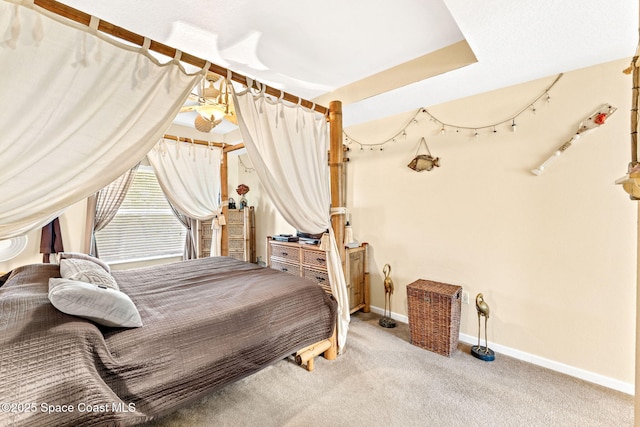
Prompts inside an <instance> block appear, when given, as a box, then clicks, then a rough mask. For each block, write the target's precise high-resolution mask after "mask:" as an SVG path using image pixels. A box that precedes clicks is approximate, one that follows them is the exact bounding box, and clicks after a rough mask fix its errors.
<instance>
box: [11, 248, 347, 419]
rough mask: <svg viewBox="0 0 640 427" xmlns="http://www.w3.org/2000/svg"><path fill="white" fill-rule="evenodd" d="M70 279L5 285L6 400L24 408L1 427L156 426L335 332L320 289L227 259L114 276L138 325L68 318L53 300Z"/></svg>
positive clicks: (40, 276) (35, 271) (19, 272)
mask: <svg viewBox="0 0 640 427" xmlns="http://www.w3.org/2000/svg"><path fill="white" fill-rule="evenodd" d="M60 274H61V267H59V266H58V265H54V264H34V265H29V266H24V267H19V268H17V269H15V270H13V272H12V273H11V274H10V275H6V276H5V277H4V278H3V279H2V280H0V283H3V285H2V287H0V312H1V313H2V315H1V316H0V329H2V334H0V357H1V358H2V359H0V376H1V377H2V383H1V384H0V396H1V397H2V400H3V404H4V403H5V402H8V403H12V404H15V407H8V408H4V407H3V408H2V412H1V413H0V424H2V425H13V426H21V425H25V426H26V425H28V426H50V425H54V424H55V425H57V426H77V425H130V424H135V423H140V422H144V421H148V420H150V419H153V418H155V417H158V416H162V415H164V414H166V413H167V412H170V411H172V410H175V409H177V408H179V407H181V406H183V405H185V404H187V403H189V402H192V401H193V400H194V399H197V398H199V397H203V396H204V395H206V394H207V393H211V392H212V391H214V390H216V389H218V388H220V387H222V386H224V385H226V384H228V383H230V382H233V381H235V380H238V379H240V378H243V377H245V376H247V375H249V374H252V373H254V372H256V371H258V370H259V369H262V368H263V367H265V366H267V365H269V364H271V363H274V362H275V361H278V360H281V359H282V358H284V357H287V356H289V355H292V354H293V353H296V352H297V351H298V350H301V349H303V348H305V347H307V346H309V345H311V344H314V343H317V342H320V341H323V342H326V340H325V339H326V338H327V337H329V336H330V335H331V334H332V331H333V328H334V325H335V311H336V304H335V301H333V300H331V299H330V298H329V297H328V296H327V295H326V294H325V293H324V292H323V291H322V289H321V288H320V287H319V286H317V285H315V284H314V283H312V282H310V281H306V280H300V279H299V278H296V277H293V276H290V275H287V274H284V273H280V272H278V271H276V270H273V269H268V268H262V267H259V266H257V265H255V264H250V263H245V262H242V261H238V260H235V259H232V258H228V257H214V258H202V259H196V260H190V261H183V262H180V263H173V264H165V265H163V266H161V267H146V268H140V269H132V270H121V271H113V272H111V274H112V276H113V278H115V280H116V282H117V284H118V285H119V289H120V290H121V291H123V292H125V293H126V294H127V295H128V296H129V297H130V299H131V300H132V301H133V303H134V304H135V306H136V307H137V310H138V312H139V315H140V319H141V322H142V327H137V328H113V327H105V326H102V325H100V324H97V323H95V322H92V321H89V320H86V319H83V318H80V317H77V316H70V315H67V314H64V313H63V312H62V311H59V310H57V309H56V308H55V307H54V306H53V305H52V304H51V303H49V299H48V297H47V295H48V293H49V279H50V278H52V277H53V278H55V277H60ZM167 283H171V286H170V287H169V288H166V284H167ZM163 288H166V290H164V291H162V290H159V289H163ZM325 348H326V347H325ZM18 405H21V406H18ZM43 405H45V406H43ZM64 405H67V409H65V408H64V407H63V406H64ZM104 405H107V406H106V407H105V406H104ZM71 407H73V409H70V408H71Z"/></svg>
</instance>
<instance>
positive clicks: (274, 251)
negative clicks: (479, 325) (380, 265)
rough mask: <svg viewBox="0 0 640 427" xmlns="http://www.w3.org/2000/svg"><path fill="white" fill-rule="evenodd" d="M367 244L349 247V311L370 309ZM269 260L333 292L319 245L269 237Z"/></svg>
mask: <svg viewBox="0 0 640 427" xmlns="http://www.w3.org/2000/svg"><path fill="white" fill-rule="evenodd" d="M365 256H366V246H365V245H363V246H359V247H357V248H346V260H345V272H344V274H345V278H346V281H347V291H348V294H349V311H350V312H351V313H353V312H355V311H358V310H362V311H363V312H365V313H368V312H369V289H368V284H369V281H368V280H366V279H368V278H366V272H365ZM267 260H268V263H269V267H271V268H273V269H276V270H280V271H283V272H285V273H289V274H293V275H294V276H301V277H305V278H307V279H310V280H313V281H314V282H316V283H318V284H319V285H320V286H322V288H323V289H324V290H325V291H326V292H327V293H329V294H330V293H331V286H330V285H329V276H328V274H327V259H326V254H325V252H324V251H323V250H320V249H319V248H318V246H316V245H307V244H302V243H294V242H279V241H276V240H273V239H271V237H267Z"/></svg>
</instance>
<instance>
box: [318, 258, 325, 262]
mask: <svg viewBox="0 0 640 427" xmlns="http://www.w3.org/2000/svg"><path fill="white" fill-rule="evenodd" d="M316 261H318V262H325V261H326V259H324V258H316Z"/></svg>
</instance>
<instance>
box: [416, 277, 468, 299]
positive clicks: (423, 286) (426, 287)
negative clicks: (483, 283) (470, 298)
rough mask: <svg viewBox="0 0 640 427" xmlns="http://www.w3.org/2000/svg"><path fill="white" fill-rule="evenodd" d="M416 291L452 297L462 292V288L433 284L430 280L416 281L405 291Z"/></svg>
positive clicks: (439, 283) (445, 284)
mask: <svg viewBox="0 0 640 427" xmlns="http://www.w3.org/2000/svg"><path fill="white" fill-rule="evenodd" d="M409 288H411V289H417V290H422V291H426V292H435V293H438V294H443V295H450V296H454V295H455V294H457V293H458V292H460V291H461V290H462V286H458V285H450V284H448V283H441V282H434V281H432V280H425V279H418V280H416V281H415V282H413V283H410V284H408V285H407V289H409Z"/></svg>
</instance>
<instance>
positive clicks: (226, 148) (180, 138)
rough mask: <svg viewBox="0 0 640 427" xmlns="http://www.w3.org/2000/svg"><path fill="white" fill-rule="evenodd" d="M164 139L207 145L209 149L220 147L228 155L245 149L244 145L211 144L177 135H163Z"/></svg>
mask: <svg viewBox="0 0 640 427" xmlns="http://www.w3.org/2000/svg"><path fill="white" fill-rule="evenodd" d="M162 138H163V139H170V140H172V141H180V142H189V143H191V144H198V145H206V146H207V147H219V148H222V151H224V152H225V153H228V152H230V151H236V150H241V149H243V148H244V144H243V143H240V144H225V143H223V142H209V141H205V140H202V139H193V138H185V137H183V136H175V135H162Z"/></svg>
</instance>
